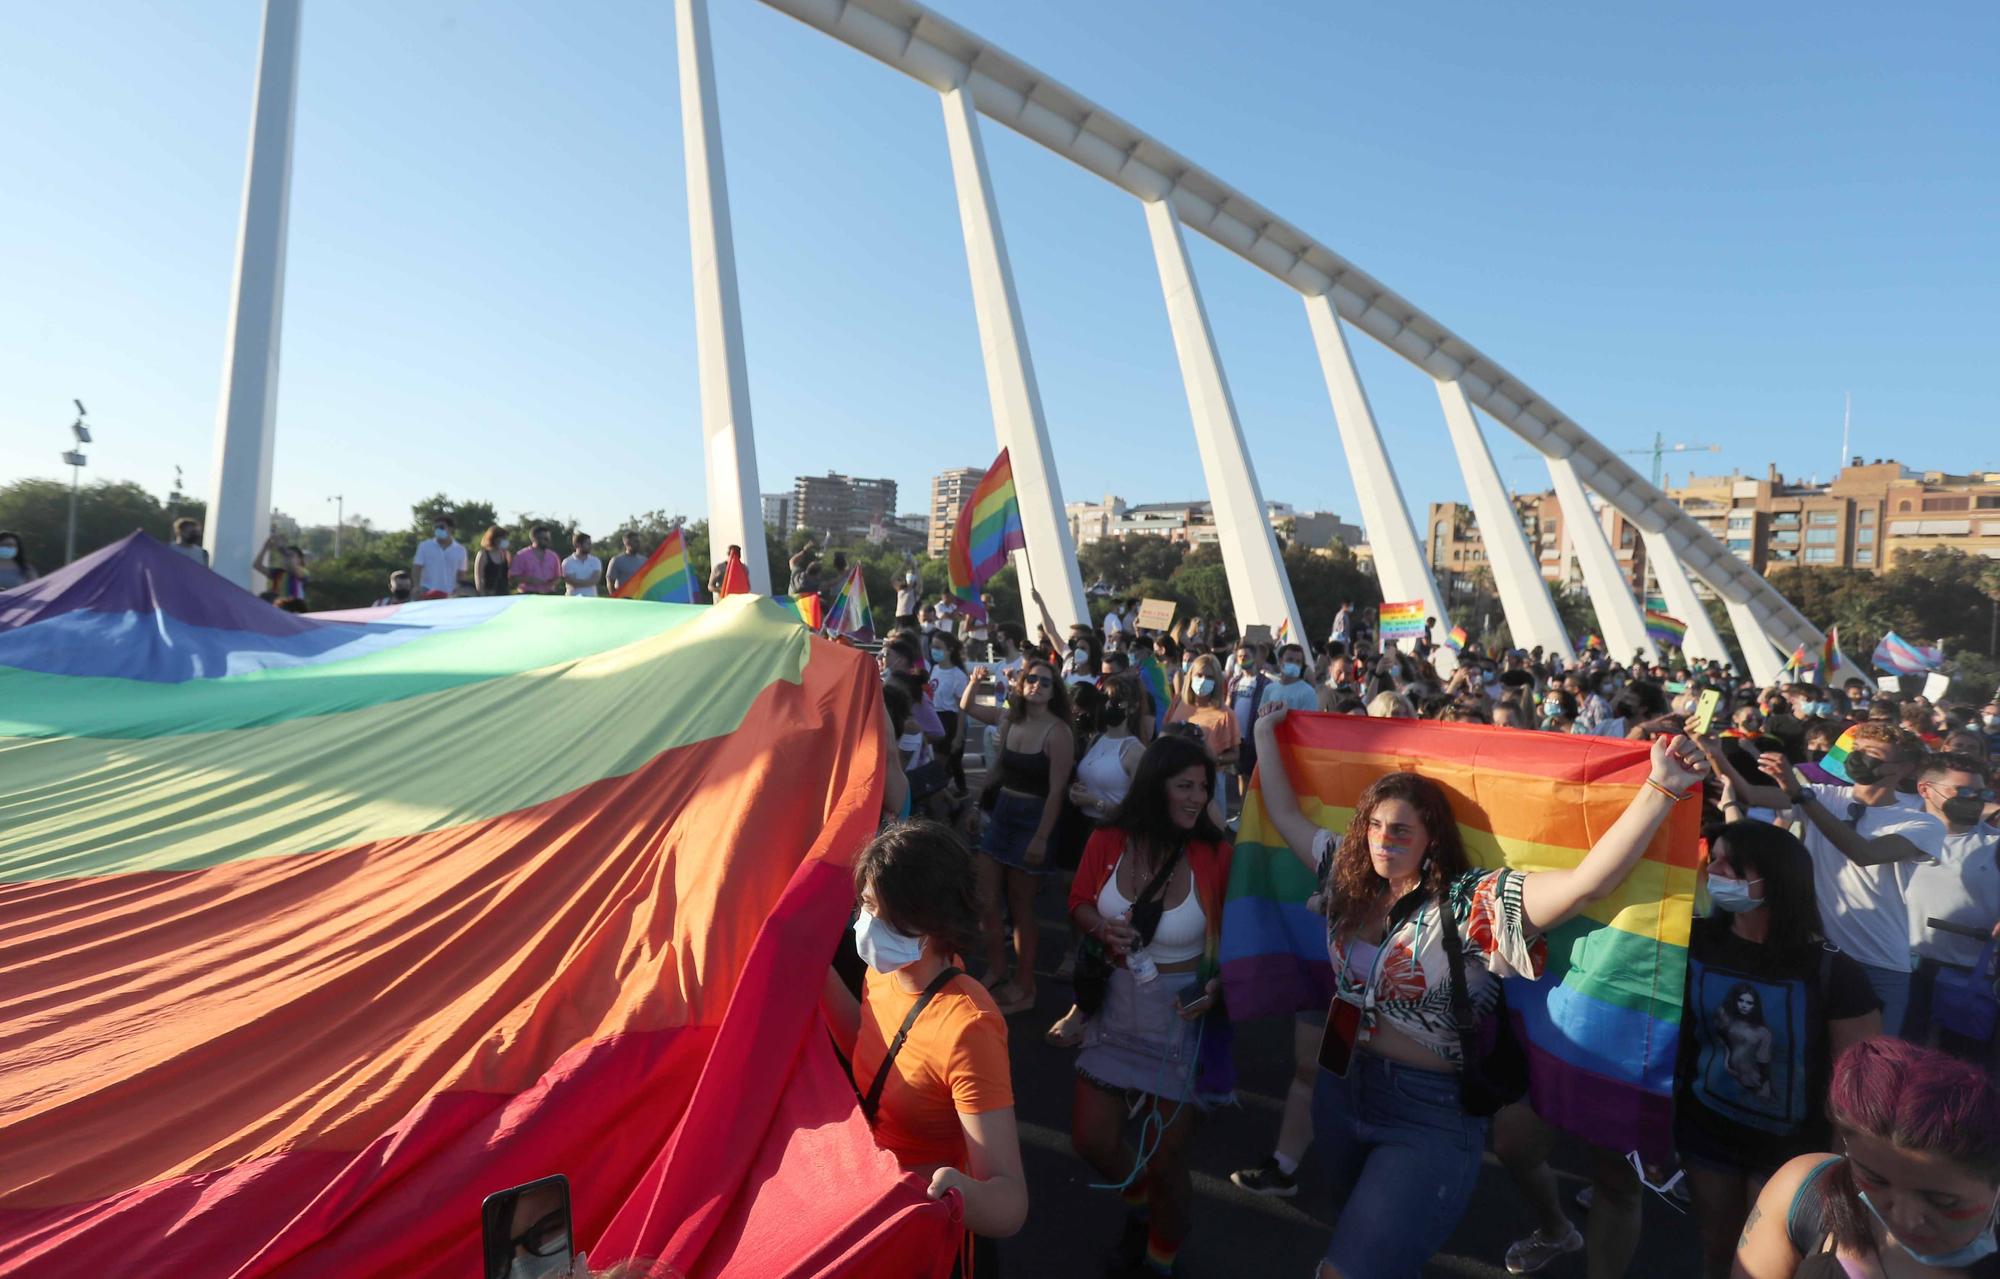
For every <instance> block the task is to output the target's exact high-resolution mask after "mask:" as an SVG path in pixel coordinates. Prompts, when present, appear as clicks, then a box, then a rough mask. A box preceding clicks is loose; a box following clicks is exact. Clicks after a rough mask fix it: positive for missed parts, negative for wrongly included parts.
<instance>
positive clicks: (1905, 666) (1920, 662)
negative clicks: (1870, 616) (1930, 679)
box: [1874, 631, 1944, 675]
mask: <svg viewBox="0 0 2000 1279" xmlns="http://www.w3.org/2000/svg"><path fill="white" fill-rule="evenodd" d="M1874 661H1875V668H1876V669H1877V670H1883V671H1888V672H1889V673H1890V674H1892V675H1922V674H1924V673H1926V672H1928V671H1934V670H1936V669H1938V668H1939V667H1940V666H1943V665H1944V650H1943V649H1941V648H1927V647H1925V646H1924V645H1922V644H1912V643H1910V641H1908V640H1906V639H1904V638H1903V637H1902V636H1900V635H1898V634H1896V632H1894V631H1890V632H1889V633H1888V634H1887V635H1884V636H1883V637H1882V642H1881V643H1879V644H1877V645H1876V646H1875V658H1874Z"/></svg>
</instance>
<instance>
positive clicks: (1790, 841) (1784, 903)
mask: <svg viewBox="0 0 2000 1279" xmlns="http://www.w3.org/2000/svg"><path fill="white" fill-rule="evenodd" d="M1708 846H1709V849H1710V850H1711V851H1710V854H1709V856H1710V858H1711V860H1712V859H1713V858H1714V855H1715V854H1714V851H1713V850H1715V849H1718V848H1719V849H1721V850H1722V852H1723V854H1724V855H1725V856H1726V857H1727V858H1728V859H1729V865H1730V866H1731V868H1733V869H1734V870H1735V871H1736V873H1737V874H1738V875H1739V876H1741V877H1742V878H1744V879H1761V880H1763V881H1764V907H1763V909H1764V912H1765V914H1766V915H1767V916H1768V917H1769V919H1770V921H1771V931H1770V934H1769V940H1768V941H1767V942H1766V943H1765V944H1766V945H1768V946H1770V947H1772V948H1773V949H1775V950H1781V951H1788V950H1797V949H1800V948H1802V947H1807V946H1817V945H1823V944H1824V942H1823V939H1822V936H1821V933H1820V925H1819V893H1818V891H1817V890H1816V889H1815V888H1814V887H1813V868H1812V854H1811V853H1808V852H1807V851H1806V846H1805V845H1804V844H1802V843H1800V842H1799V837H1798V836H1797V835H1794V834H1792V832H1790V831H1788V830H1786V829H1785V828H1784V827H1782V826H1773V825H1772V824H1771V823H1769V822H1759V821H1752V820H1750V819H1748V818H1745V819H1744V820H1742V821H1739V822H1731V823H1729V824H1728V825H1727V826H1724V827H1723V828H1722V829H1721V830H1718V831H1717V832H1715V835H1714V837H1713V838H1712V839H1710V840H1709V844H1708Z"/></svg>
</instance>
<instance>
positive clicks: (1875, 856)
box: [1758, 751, 1935, 866]
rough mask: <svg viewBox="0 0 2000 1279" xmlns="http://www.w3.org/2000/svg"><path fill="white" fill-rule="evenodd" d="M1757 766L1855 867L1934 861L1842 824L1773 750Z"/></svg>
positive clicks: (1901, 843) (1898, 841) (1894, 840)
mask: <svg viewBox="0 0 2000 1279" xmlns="http://www.w3.org/2000/svg"><path fill="white" fill-rule="evenodd" d="M1758 766H1759V767H1761V768H1762V769H1763V770H1764V771H1765V772H1766V773H1768V774H1769V775H1770V776H1771V777H1772V778H1773V779H1775V780H1776V781H1777V782H1778V784H1779V785H1780V786H1787V789H1785V790H1781V791H1779V794H1781V795H1783V796H1784V802H1785V803H1786V804H1789V805H1791V806H1792V807H1793V808H1795V809H1797V810H1798V813H1799V817H1800V819H1801V820H1802V821H1807V822H1811V823H1812V824H1813V825H1814V826H1816V827H1818V828H1819V832H1820V833H1821V834H1822V835H1825V836H1826V842H1827V843H1829V844H1832V845H1833V846H1834V847H1835V848H1837V849H1839V850H1840V855H1841V856H1843V857H1845V858H1846V859H1847V860H1848V861H1851V862H1853V863H1854V864H1855V865H1856V866H1882V865H1886V864H1887V863H1889V862H1907V861H1918V860H1922V861H1932V860H1935V859H1934V858H1932V857H1931V855H1930V854H1929V853H1927V852H1925V851H1924V850H1923V849H1921V848H1918V847H1917V846H1916V845H1915V844H1913V843H1911V842H1910V841H1909V840H1908V839H1905V838H1904V837H1903V836H1901V835H1876V836H1874V837H1873V838H1870V837H1869V836H1867V835H1863V834H1862V833H1861V832H1860V831H1859V830H1857V829H1856V828H1855V827H1853V826H1850V825H1848V824H1847V823H1846V822H1844V821H1842V820H1841V819H1840V817H1839V815H1837V814H1834V813H1829V812H1828V811H1827V810H1826V805H1824V804H1822V803H1820V802H1819V797H1818V795H1817V794H1816V793H1815V792H1813V791H1811V790H1808V789H1807V788H1806V787H1804V786H1803V785H1801V784H1800V783H1799V781H1798V779H1796V778H1794V777H1793V776H1792V770H1791V765H1790V764H1789V763H1788V762H1787V761H1786V759H1785V757H1784V756H1783V755H1780V754H1777V753H1776V752H1775V751H1774V752H1771V753H1769V754H1766V755H1765V756H1764V757H1763V759H1761V760H1760V761H1758ZM1787 784H1789V785H1787ZM1774 789H1775V788H1774Z"/></svg>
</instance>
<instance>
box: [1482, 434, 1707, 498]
mask: <svg viewBox="0 0 2000 1279" xmlns="http://www.w3.org/2000/svg"><path fill="white" fill-rule="evenodd" d="M1616 451H1617V452H1618V453H1620V454H1623V455H1624V456H1626V457H1650V458H1652V459H1653V474H1652V480H1653V487H1654V488H1658V487H1660V481H1661V480H1662V479H1664V478H1665V474H1664V472H1663V471H1662V470H1661V466H1662V462H1663V459H1664V458H1665V457H1666V455H1667V454H1669V453H1720V452H1722V446H1721V445H1720V444H1687V443H1677V444H1669V443H1667V441H1666V437H1665V436H1663V435H1661V434H1660V433H1659V432H1657V431H1655V432H1654V433H1653V447H1652V448H1649V449H1618V450H1616ZM1541 458H1542V455H1541V454H1540V453H1518V454H1516V455H1515V460H1516V461H1521V462H1534V461H1540V460H1541Z"/></svg>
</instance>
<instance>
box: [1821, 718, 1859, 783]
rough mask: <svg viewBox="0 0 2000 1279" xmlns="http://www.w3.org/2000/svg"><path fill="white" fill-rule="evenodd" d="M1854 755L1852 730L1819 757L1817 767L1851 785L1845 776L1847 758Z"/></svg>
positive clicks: (1841, 736)
mask: <svg viewBox="0 0 2000 1279" xmlns="http://www.w3.org/2000/svg"><path fill="white" fill-rule="evenodd" d="M1853 753H1854V729H1853V728H1849V729H1848V730H1847V731H1846V732H1844V733H1842V734H1841V735H1840V737H1839V739H1838V740H1837V741H1835V742H1834V744H1833V749H1832V750H1829V751H1828V752H1827V753H1826V754H1824V755H1822V756H1821V757H1820V761H1819V766H1820V767H1821V768H1824V769H1825V770H1826V771H1827V772H1829V773H1831V774H1833V775H1834V776H1835V777H1836V778H1838V779H1839V780H1841V781H1843V782H1848V783H1850V784H1851V783H1852V782H1853V781H1854V779H1853V778H1852V777H1849V776H1848V775H1847V757H1848V756H1849V755H1852V754H1853Z"/></svg>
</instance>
